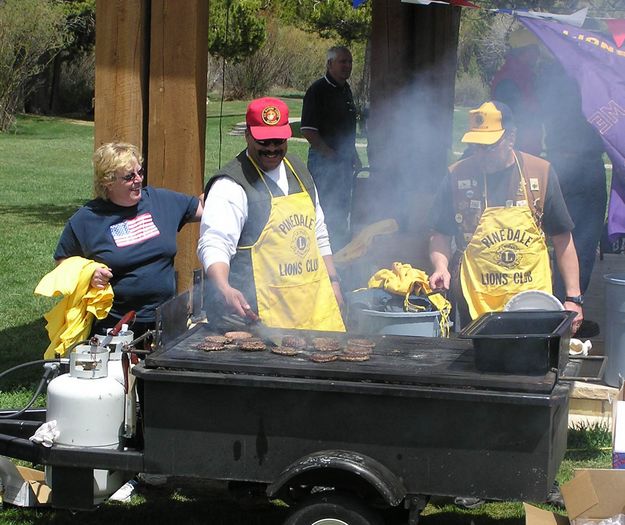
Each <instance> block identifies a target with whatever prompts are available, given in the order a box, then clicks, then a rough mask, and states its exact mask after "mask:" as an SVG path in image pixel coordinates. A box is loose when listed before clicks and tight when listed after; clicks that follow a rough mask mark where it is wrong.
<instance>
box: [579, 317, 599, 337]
mask: <svg viewBox="0 0 625 525" xmlns="http://www.w3.org/2000/svg"><path fill="white" fill-rule="evenodd" d="M600 331H601V330H599V325H598V324H597V323H595V322H594V321H589V320H588V319H584V320H583V321H582V324H581V326H580V327H579V329H578V330H577V332H575V334H574V335H573V337H576V338H577V339H590V338H591V337H597V336H598V335H599V333H600Z"/></svg>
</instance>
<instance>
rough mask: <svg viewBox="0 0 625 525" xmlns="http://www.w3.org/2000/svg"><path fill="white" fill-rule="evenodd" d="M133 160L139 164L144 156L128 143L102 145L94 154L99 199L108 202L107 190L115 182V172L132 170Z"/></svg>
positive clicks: (94, 175) (95, 184)
mask: <svg viewBox="0 0 625 525" xmlns="http://www.w3.org/2000/svg"><path fill="white" fill-rule="evenodd" d="M133 160H136V161H137V162H138V163H139V164H141V163H142V162H143V156H142V155H141V152H140V151H139V148H138V147H137V146H135V145H133V144H128V143H127V142H108V143H106V144H102V145H101V146H100V147H99V148H98V149H97V150H95V153H94V154H93V189H94V191H95V194H96V196H97V197H100V198H102V199H104V200H108V195H107V188H108V186H110V185H111V183H112V182H114V181H115V172H116V171H117V170H119V169H130V165H131V163H132V161H133Z"/></svg>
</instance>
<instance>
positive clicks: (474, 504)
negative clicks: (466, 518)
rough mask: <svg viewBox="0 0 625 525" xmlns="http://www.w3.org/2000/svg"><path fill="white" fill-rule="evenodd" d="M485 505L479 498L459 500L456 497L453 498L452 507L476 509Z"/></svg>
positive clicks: (458, 497)
mask: <svg viewBox="0 0 625 525" xmlns="http://www.w3.org/2000/svg"><path fill="white" fill-rule="evenodd" d="M484 503H486V502H485V501H484V500H483V499H481V498H461V497H460V496H457V497H455V498H454V505H456V506H458V507H461V508H463V509H477V508H478V507H481V506H482V505H484Z"/></svg>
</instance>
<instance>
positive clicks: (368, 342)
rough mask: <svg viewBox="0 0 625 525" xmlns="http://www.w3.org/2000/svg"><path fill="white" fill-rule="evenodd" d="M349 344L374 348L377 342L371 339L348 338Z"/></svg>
mask: <svg viewBox="0 0 625 525" xmlns="http://www.w3.org/2000/svg"><path fill="white" fill-rule="evenodd" d="M347 345H348V346H362V347H364V348H374V347H375V342H373V341H371V339H348V340H347Z"/></svg>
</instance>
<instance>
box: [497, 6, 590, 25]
mask: <svg viewBox="0 0 625 525" xmlns="http://www.w3.org/2000/svg"><path fill="white" fill-rule="evenodd" d="M491 11H494V12H496V13H504V14H508V15H516V16H518V17H522V18H534V19H538V20H557V21H558V22H562V23H563V24H569V25H572V26H575V27H582V26H583V25H584V21H585V20H586V15H587V14H588V8H587V7H584V8H583V9H580V10H579V11H575V13H573V14H571V15H558V14H556V13H543V12H542V11H523V10H519V9H491Z"/></svg>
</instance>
